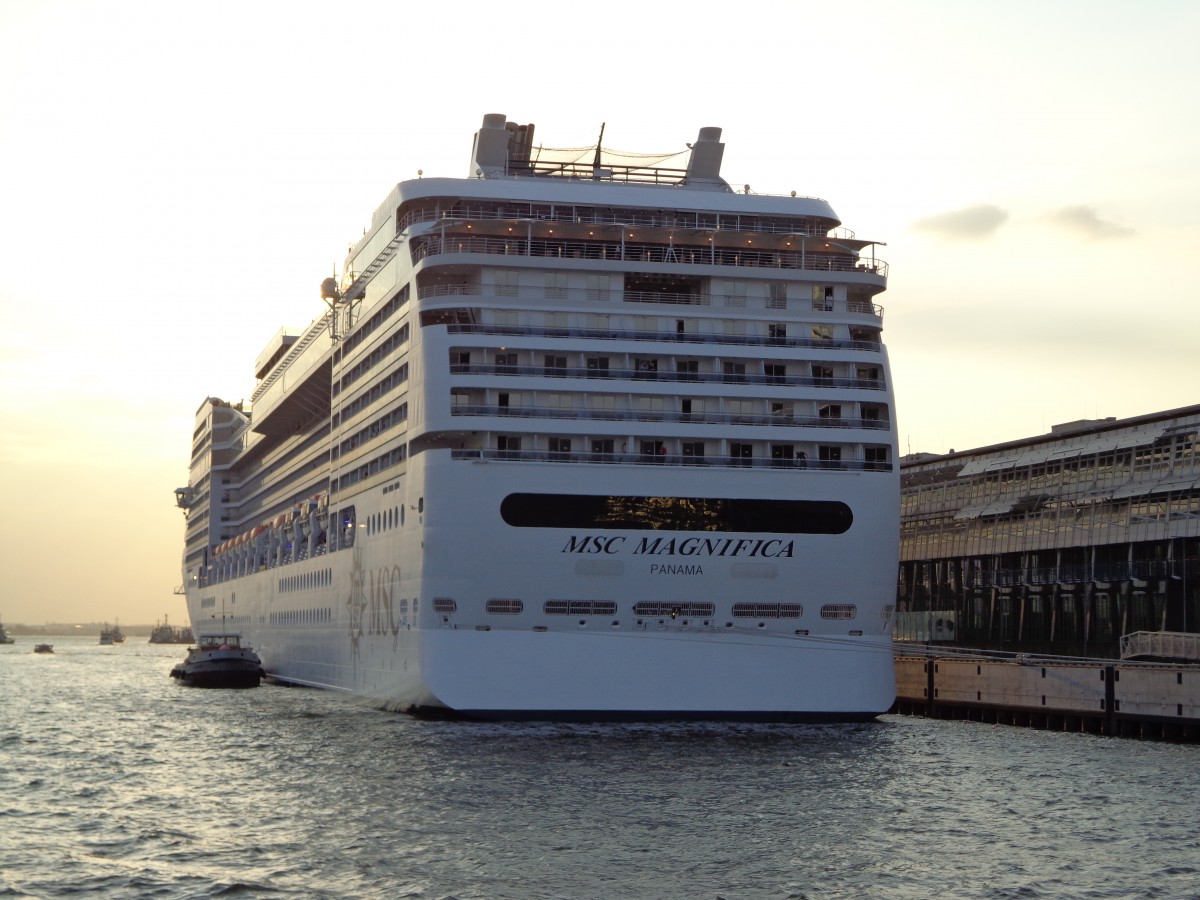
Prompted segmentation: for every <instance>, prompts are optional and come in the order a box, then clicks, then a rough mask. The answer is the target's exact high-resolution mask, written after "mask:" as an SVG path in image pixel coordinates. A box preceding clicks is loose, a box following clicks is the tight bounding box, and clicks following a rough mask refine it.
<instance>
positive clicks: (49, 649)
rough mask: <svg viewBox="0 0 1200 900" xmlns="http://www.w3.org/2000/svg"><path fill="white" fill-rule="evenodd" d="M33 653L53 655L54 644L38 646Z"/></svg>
mask: <svg viewBox="0 0 1200 900" xmlns="http://www.w3.org/2000/svg"><path fill="white" fill-rule="evenodd" d="M33 652H34V653H53V652H54V645H53V644H37V645H36V646H35V647H34V648H33Z"/></svg>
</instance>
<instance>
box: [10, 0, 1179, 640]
mask: <svg viewBox="0 0 1200 900" xmlns="http://www.w3.org/2000/svg"><path fill="white" fill-rule="evenodd" d="M1197 35H1200V4H1197V3H1195V2H1192V0H1189V2H1183V0H1180V2H1173V0H1147V2H1143V3H1137V4H1135V3H1129V2H1104V0H1100V2H1054V0H1041V2H1020V0H1018V2H1008V3H1004V4H982V3H978V4H976V3H961V2H950V0H945V2H934V0H909V2H905V3H894V2H893V3H889V2H876V0H864V2H857V3H836V4H835V3H816V2H806V0H792V2H786V3H770V2H760V3H756V4H730V5H728V6H724V7H719V6H715V5H708V6H693V5H688V4H683V5H680V4H644V3H626V2H605V3H601V4H582V3H581V4H567V5H546V4H541V5H538V4H534V5H523V6H522V5H512V4H494V3H487V4H485V3H470V2H462V3H444V4H433V3H424V4H417V3H400V2H390V3H374V2H354V0H345V2H339V3H336V4H335V3H328V4H323V3H305V2H297V3H283V2H279V3H262V2H253V0H241V2H223V0H216V2H209V3H204V4H186V5H185V4H177V3H164V2H161V0H150V2H132V0H110V2H90V0H0V260H2V261H3V279H2V280H0V313H2V315H3V322H4V328H3V330H2V331H0V378H2V384H3V386H4V390H3V391H2V392H0V496H2V497H3V504H2V506H0V510H2V511H3V514H2V517H0V564H2V577H0V620H2V621H4V622H5V623H7V624H14V623H25V624H40V623H43V622H47V621H54V622H76V621H83V622H90V621H96V620H105V619H107V620H112V619H117V618H119V619H120V621H121V623H122V624H139V623H150V622H153V621H154V620H155V619H158V618H161V617H162V616H163V615H164V614H168V615H170V618H171V620H172V621H173V622H184V621H186V618H187V617H186V611H185V608H184V604H183V599H182V597H180V596H176V595H175V594H174V593H173V592H174V590H175V588H176V587H177V586H178V585H180V584H181V582H182V578H181V576H180V571H179V570H180V552H181V549H182V540H183V515H182V513H181V512H180V511H179V510H177V509H176V508H175V506H174V497H173V493H172V491H173V489H174V488H176V487H177V486H180V485H184V484H186V483H187V466H188V454H189V445H190V435H191V430H192V426H193V415H194V413H195V410H196V409H197V407H198V406H199V405H200V403H201V402H202V401H203V400H204V398H205V397H207V396H209V395H213V396H218V397H221V398H223V399H226V400H233V401H236V400H238V399H241V398H247V399H248V398H249V396H250V394H251V392H252V390H253V385H254V382H253V372H252V368H253V363H254V359H255V357H256V356H257V355H258V353H259V352H260V350H262V348H263V347H264V346H265V345H266V343H267V341H268V340H269V339H270V337H271V336H272V335H273V334H274V333H275V332H276V331H278V329H279V328H280V327H281V326H284V325H288V326H304V325H307V324H308V323H309V322H310V321H311V320H312V319H313V318H315V317H317V316H318V315H320V314H321V313H322V312H323V310H324V307H323V305H322V303H321V300H320V298H319V294H318V286H319V284H320V282H321V280H322V279H323V278H324V277H326V276H327V275H329V274H331V272H332V271H333V269H334V267H335V266H337V267H339V268H340V265H341V262H342V259H343V256H344V254H345V250H346V246H347V244H348V243H350V242H351V241H352V240H354V239H355V238H357V237H358V236H359V235H360V234H361V233H362V229H363V227H364V226H365V225H366V224H367V222H368V220H369V218H370V215H371V212H372V211H373V210H374V209H375V207H376V206H377V205H378V204H379V202H380V201H381V200H382V199H383V197H384V195H385V194H386V193H387V192H388V190H389V189H390V188H391V187H392V186H393V185H394V184H395V183H396V182H398V181H402V180H404V179H408V178H413V177H416V175H417V170H418V169H423V170H424V172H425V174H426V175H443V176H456V177H457V176H465V175H466V174H467V171H466V169H467V163H468V158H469V153H470V149H471V137H472V134H473V133H474V131H475V130H476V129H477V128H478V126H479V123H480V121H481V119H482V117H483V115H484V114H485V113H504V114H506V115H507V116H508V117H509V118H510V119H512V120H516V121H520V122H532V123H535V124H536V126H537V134H536V137H537V139H538V141H539V142H542V143H545V144H546V145H547V146H560V147H561V146H583V145H587V144H590V143H593V142H594V141H595V140H596V137H597V135H598V133H599V131H600V126H601V123H605V126H606V127H605V132H604V143H605V145H606V146H608V147H612V148H614V149H620V150H631V151H639V152H658V151H663V152H670V151H673V150H682V149H683V148H684V144H685V143H686V142H689V141H693V140H694V139H695V137H696V134H697V131H698V130H699V129H700V128H701V127H703V126H708V125H715V126H719V127H721V128H723V129H724V134H723V140H724V141H725V143H726V151H725V162H724V167H723V174H724V175H725V176H726V177H727V178H728V179H729V181H730V182H731V183H734V184H738V185H741V184H750V186H751V188H752V190H754V191H757V192H761V193H769V194H787V193H788V192H790V191H793V190H794V191H796V192H797V193H799V194H804V195H812V196H819V197H824V198H826V199H828V200H829V201H830V202H831V203H832V204H833V207H834V209H835V210H837V212H838V213H839V215H840V216H841V218H842V220H843V222H844V223H845V225H846V226H847V227H848V228H850V229H852V230H853V231H855V232H856V233H857V235H858V236H859V237H862V238H869V239H875V240H879V241H883V242H886V244H887V247H886V248H883V249H881V250H879V251H878V253H879V255H880V256H881V257H883V258H884V259H886V260H887V262H888V263H889V264H890V267H891V271H890V287H889V290H888V291H887V293H886V294H884V295H883V297H882V298H881V301H880V302H881V303H882V304H883V306H884V307H885V310H886V312H885V317H884V337H885V340H886V341H887V344H888V347H889V352H890V354H891V359H892V365H893V379H894V382H895V385H896V392H897V403H898V421H899V431H900V446H901V451H902V452H908V451H913V452H916V451H928V452H945V451H947V450H949V449H951V448H955V449H958V450H965V449H968V448H971V447H977V446H981V445H985V444H989V443H995V442H999V441H1005V440H1011V439H1016V438H1020V437H1026V436H1030V435H1034V434H1039V433H1042V432H1045V431H1047V430H1048V429H1049V428H1050V426H1051V425H1053V424H1056V423H1059V422H1066V421H1072V420H1075V419H1082V418H1103V417H1106V416H1116V417H1118V418H1122V417H1126V416H1132V415H1138V414H1141V413H1146V412H1152V411H1156V410H1162V409H1170V408H1174V407H1178V406H1184V405H1187V404H1191V403H1196V402H1200V388H1198V384H1200V379H1198V377H1197V376H1198V375H1200V363H1198V361H1197V360H1198V358H1200V353H1198V346H1197V345H1198V340H1200V310H1198V306H1200V304H1198V301H1200V296H1198V295H1200V291H1198V289H1197V277H1198V276H1197V273H1196V272H1195V271H1194V269H1195V266H1196V263H1197V262H1198V261H1200V115H1198V113H1200V90H1198V89H1200V53H1197V52H1196V50H1195V41H1196V36H1197Z"/></svg>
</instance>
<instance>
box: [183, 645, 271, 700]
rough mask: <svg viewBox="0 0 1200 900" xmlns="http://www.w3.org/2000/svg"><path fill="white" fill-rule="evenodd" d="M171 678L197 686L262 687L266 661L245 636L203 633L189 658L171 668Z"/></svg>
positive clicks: (190, 652)
mask: <svg viewBox="0 0 1200 900" xmlns="http://www.w3.org/2000/svg"><path fill="white" fill-rule="evenodd" d="M171 677H172V678H178V679H179V680H180V681H182V682H183V683H184V684H190V685H193V686H195V687H224V688H244V687H258V683H259V681H260V680H261V679H262V677H263V667H262V661H261V660H259V658H258V654H256V653H255V652H254V650H253V648H251V647H248V646H243V644H242V636H241V635H240V634H231V633H214V634H201V635H200V640H199V641H197V642H196V646H194V647H189V648H188V653H187V658H186V659H184V661H183V662H181V663H179V664H178V665H176V666H175V667H174V668H173V669H171Z"/></svg>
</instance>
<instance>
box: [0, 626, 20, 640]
mask: <svg viewBox="0 0 1200 900" xmlns="http://www.w3.org/2000/svg"><path fill="white" fill-rule="evenodd" d="M16 640H17V639H16V638H13V637H9V636H8V632H7V631H5V630H4V623H3V622H0V644H12V643H16Z"/></svg>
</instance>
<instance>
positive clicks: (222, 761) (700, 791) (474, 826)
mask: <svg viewBox="0 0 1200 900" xmlns="http://www.w3.org/2000/svg"><path fill="white" fill-rule="evenodd" d="M97 640H98V639H97V637H96V636H94V635H86V636H83V635H75V636H69V637H47V638H42V637H39V638H37V639H36V640H35V639H30V638H23V637H18V642H17V643H16V644H13V645H10V646H4V647H0V710H3V714H2V716H0V897H59V896H63V895H67V894H71V895H85V896H89V897H164V898H176V897H217V896H239V897H303V898H362V897H389V898H392V897H410V898H459V900H465V898H522V900H524V898H614V897H630V898H660V897H661V898H676V897H687V898H719V897H720V898H727V900H735V898H738V900H741V898H827V897H880V898H909V897H911V898H925V897H943V898H947V897H985V898H1037V897H1055V898H1058V897H1080V898H1108V897H1164V898H1177V897H1200V834H1198V832H1197V829H1196V825H1195V815H1196V810H1197V809H1200V779H1198V778H1197V777H1196V772H1197V770H1198V769H1200V748H1198V747H1196V746H1194V745H1179V744H1167V743H1151V742H1144V741H1138V740H1125V739H1112V738H1104V737H1098V736H1093V735H1087V734H1078V733H1061V732H1045V731H1036V730H1029V729H1022V728H1012V727H1006V726H998V725H983V724H979V723H973V722H962V721H957V722H951V721H937V720H927V719H920V718H908V717H901V716H885V717H883V718H881V719H880V720H879V721H878V722H875V723H872V724H865V725H846V726H782V725H780V726H775V725H772V726H763V725H757V726H756V725H732V724H721V725H716V724H713V725H683V724H669V725H607V724H606V725H578V724H571V725H566V724H538V723H534V724H494V723H472V722H460V721H425V720H418V719H414V718H411V717H409V716H405V715H401V714H396V713H387V712H382V711H379V710H376V709H373V708H370V707H367V706H364V705H362V704H360V703H358V702H355V701H354V700H353V699H351V698H348V697H346V696H343V695H339V694H333V693H329V692H323V691H313V690H302V689H294V688H284V687H278V686H273V685H263V686H262V687H259V688H255V689H250V690H202V689H197V688H190V687H187V686H185V685H181V684H179V683H178V682H177V681H175V680H173V679H171V678H169V677H168V673H169V672H170V669H171V667H172V665H174V663H176V662H178V661H179V660H181V659H182V658H183V655H184V652H185V648H183V647H180V646H169V645H168V646H164V645H152V644H148V643H145V642H144V641H145V639H144V638H134V637H131V638H130V639H129V641H128V642H127V643H125V644H124V645H116V646H99V645H98V643H97ZM40 641H48V642H50V643H53V644H54V653H53V654H49V655H47V654H34V653H33V652H32V650H33V646H34V644H35V643H37V642H40Z"/></svg>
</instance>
